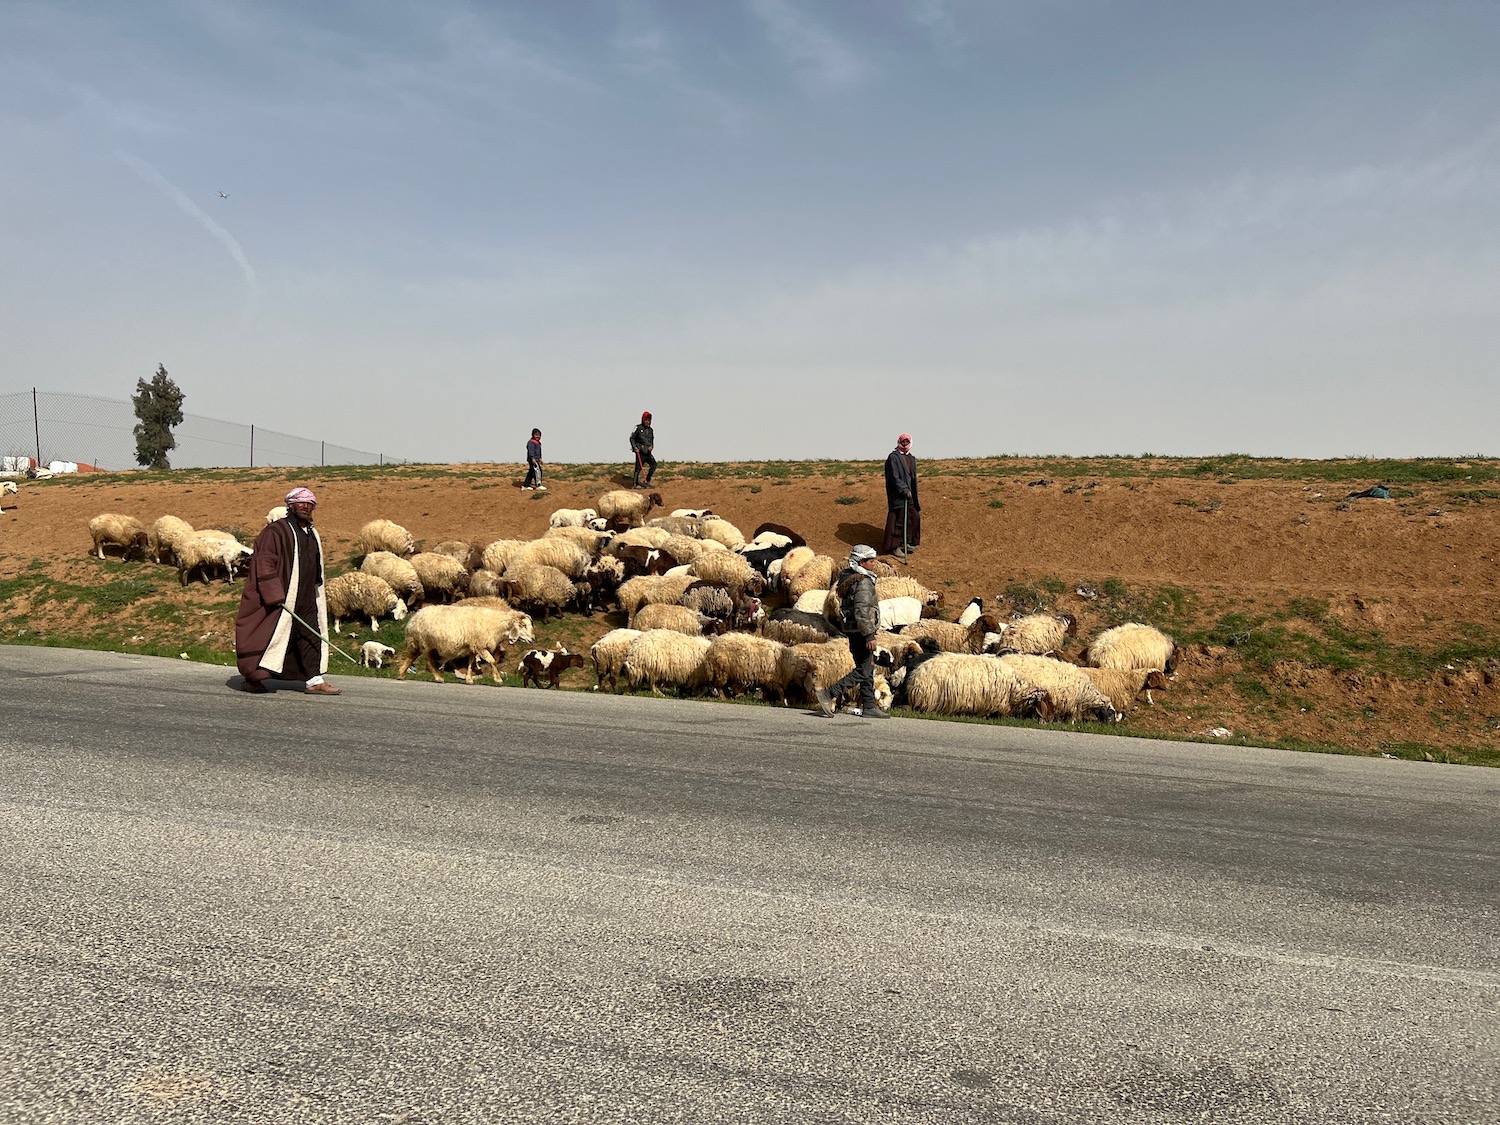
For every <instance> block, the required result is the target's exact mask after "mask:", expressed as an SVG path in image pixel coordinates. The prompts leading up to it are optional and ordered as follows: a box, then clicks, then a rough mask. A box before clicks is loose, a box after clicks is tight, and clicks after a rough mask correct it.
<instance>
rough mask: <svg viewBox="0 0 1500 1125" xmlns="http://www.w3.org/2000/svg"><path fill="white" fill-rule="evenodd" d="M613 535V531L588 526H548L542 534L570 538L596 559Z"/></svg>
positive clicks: (557, 537)
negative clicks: (598, 529)
mask: <svg viewBox="0 0 1500 1125" xmlns="http://www.w3.org/2000/svg"><path fill="white" fill-rule="evenodd" d="M614 537H615V533H614V532H613V531H595V530H593V528H589V527H549V528H548V529H547V531H546V533H545V534H544V535H543V536H542V538H544V539H567V540H570V541H571V542H574V543H577V544H578V545H579V546H580V547H582V548H583V549H584V550H585V551H587V552H588V553H589V556H590V557H591V558H596V559H597V558H598V557H599V556H600V555H602V554H603V553H604V548H606V547H608V546H609V544H610V542H611V541H612V540H613V539H614Z"/></svg>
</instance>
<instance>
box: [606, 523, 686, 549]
mask: <svg viewBox="0 0 1500 1125" xmlns="http://www.w3.org/2000/svg"><path fill="white" fill-rule="evenodd" d="M671 538H672V533H671V532H670V531H668V530H667V529H666V528H664V527H632V528H630V529H629V530H628V531H622V532H620V533H619V534H618V535H616V536H615V537H614V540H613V541H612V542H611V543H610V545H609V552H610V554H612V555H618V554H619V553H620V552H621V551H623V550H625V549H626V548H627V547H648V548H653V549H655V548H660V547H665V546H666V545H667V543H668V542H670V541H671Z"/></svg>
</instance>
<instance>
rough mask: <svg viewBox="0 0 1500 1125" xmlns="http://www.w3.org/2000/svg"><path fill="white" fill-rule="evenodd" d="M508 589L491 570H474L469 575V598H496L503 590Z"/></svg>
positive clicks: (507, 585)
mask: <svg viewBox="0 0 1500 1125" xmlns="http://www.w3.org/2000/svg"><path fill="white" fill-rule="evenodd" d="M508 589H510V586H509V584H507V583H505V582H504V581H503V580H502V579H501V577H500V576H499V575H498V574H496V573H495V572H494V571H492V570H484V569H480V570H476V571H474V573H472V574H470V575H469V597H471V598H498V597H501V596H502V591H503V590H508Z"/></svg>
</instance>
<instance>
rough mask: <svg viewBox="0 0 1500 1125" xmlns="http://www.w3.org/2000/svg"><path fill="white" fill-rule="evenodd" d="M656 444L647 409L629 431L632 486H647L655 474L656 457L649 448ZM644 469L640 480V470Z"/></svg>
mask: <svg viewBox="0 0 1500 1125" xmlns="http://www.w3.org/2000/svg"><path fill="white" fill-rule="evenodd" d="M655 445H656V434H655V433H654V432H653V431H652V429H651V411H649V410H647V411H645V412H644V413H643V414H642V415H641V424H640V425H639V426H637V427H636V428H635V429H633V430H631V431H630V451H631V452H632V453H634V454H635V478H634V480H632V481H631V487H632V488H648V487H650V485H651V478H652V477H654V476H655V475H656V458H655V457H654V456H652V453H651V450H652V449H653V447H655ZM642 470H645V473H646V480H645V483H644V484H643V483H642V482H641V471H642Z"/></svg>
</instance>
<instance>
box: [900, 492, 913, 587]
mask: <svg viewBox="0 0 1500 1125" xmlns="http://www.w3.org/2000/svg"><path fill="white" fill-rule="evenodd" d="M901 562H902V563H903V564H905V566H906V568H907V569H908V570H910V569H911V548H909V547H908V546H907V545H906V501H905V500H903V501H901Z"/></svg>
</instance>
